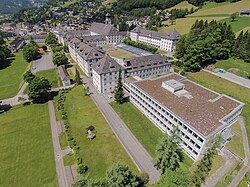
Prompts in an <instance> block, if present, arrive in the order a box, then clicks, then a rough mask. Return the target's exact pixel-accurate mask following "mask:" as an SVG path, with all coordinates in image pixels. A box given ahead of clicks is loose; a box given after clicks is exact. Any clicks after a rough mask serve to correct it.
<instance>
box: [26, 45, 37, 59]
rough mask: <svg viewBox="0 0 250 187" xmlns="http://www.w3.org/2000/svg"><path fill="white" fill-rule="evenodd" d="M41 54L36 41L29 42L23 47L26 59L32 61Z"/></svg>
mask: <svg viewBox="0 0 250 187" xmlns="http://www.w3.org/2000/svg"><path fill="white" fill-rule="evenodd" d="M38 55H39V52H38V46H37V44H36V43H29V44H27V45H26V46H25V47H24V48H23V56H24V58H25V60H27V61H28V62H31V61H33V60H35V59H37V57H38Z"/></svg>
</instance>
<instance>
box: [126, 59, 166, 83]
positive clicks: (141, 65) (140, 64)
mask: <svg viewBox="0 0 250 187" xmlns="http://www.w3.org/2000/svg"><path fill="white" fill-rule="evenodd" d="M124 68H125V69H126V77H130V76H138V77H140V78H142V79H143V78H147V77H150V76H154V75H159V74H163V73H169V72H170V71H171V63H170V62H168V61H167V58H166V57H165V56H162V55H160V54H155V55H149V56H142V57H135V58H131V59H125V60H124Z"/></svg>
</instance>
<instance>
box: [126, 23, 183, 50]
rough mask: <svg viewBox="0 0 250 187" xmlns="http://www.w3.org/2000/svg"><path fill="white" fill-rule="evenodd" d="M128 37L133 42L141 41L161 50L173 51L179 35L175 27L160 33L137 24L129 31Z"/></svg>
mask: <svg viewBox="0 0 250 187" xmlns="http://www.w3.org/2000/svg"><path fill="white" fill-rule="evenodd" d="M130 38H131V40H133V41H135V42H142V43H145V44H148V45H152V46H154V47H157V48H159V49H161V50H165V51H169V52H174V51H175V49H176V43H177V41H178V40H179V39H180V38H181V35H180V34H179V33H178V32H177V31H176V30H175V29H174V30H172V31H171V32H168V33H160V32H155V31H150V30H146V29H144V28H142V27H141V26H137V27H136V28H134V29H133V30H132V31H130Z"/></svg>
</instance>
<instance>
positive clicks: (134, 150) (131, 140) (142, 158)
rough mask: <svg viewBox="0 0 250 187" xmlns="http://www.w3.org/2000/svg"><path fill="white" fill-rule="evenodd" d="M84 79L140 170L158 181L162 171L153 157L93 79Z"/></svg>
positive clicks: (154, 180)
mask: <svg viewBox="0 0 250 187" xmlns="http://www.w3.org/2000/svg"><path fill="white" fill-rule="evenodd" d="M83 81H84V82H85V83H86V84H87V86H88V87H89V89H90V93H91V97H92V99H93V101H94V102H95V103H96V105H97V107H98V108H99V110H100V111H101V112H102V114H103V116H104V118H105V119H106V121H107V122H108V124H109V126H110V127H111V129H112V130H113V132H114V134H115V135H116V137H117V138H118V140H119V141H120V143H121V144H122V145H123V147H124V148H125V150H126V151H127V153H128V155H129V156H130V158H131V159H132V160H133V162H134V163H135V165H136V166H137V168H138V169H139V171H141V172H146V173H148V175H149V183H150V184H153V183H155V182H157V181H158V180H159V179H160V173H159V171H158V170H156V168H155V167H154V164H153V158H152V157H151V156H150V155H149V153H148V152H147V151H146V149H145V148H144V147H143V146H142V145H141V144H140V142H139V141H138V140H137V139H136V137H135V136H134V135H133V134H132V132H131V131H130V130H129V128H128V127H127V126H126V124H125V123H124V122H123V121H122V119H121V118H120V117H119V116H118V114H117V113H116V112H115V111H114V110H113V108H112V107H111V106H110V105H109V103H108V101H107V100H106V99H105V97H103V96H102V95H101V94H99V93H98V91H97V90H96V89H95V88H94V87H93V85H92V82H91V79H90V78H84V79H83Z"/></svg>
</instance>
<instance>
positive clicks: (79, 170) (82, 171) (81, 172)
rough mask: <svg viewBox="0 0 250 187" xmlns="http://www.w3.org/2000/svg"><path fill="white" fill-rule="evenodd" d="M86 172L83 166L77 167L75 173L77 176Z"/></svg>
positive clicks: (86, 168) (85, 167)
mask: <svg viewBox="0 0 250 187" xmlns="http://www.w3.org/2000/svg"><path fill="white" fill-rule="evenodd" d="M87 170H88V167H87V166H85V165H83V164H80V165H78V167H77V168H76V171H77V173H79V174H84V173H86V172H87Z"/></svg>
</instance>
